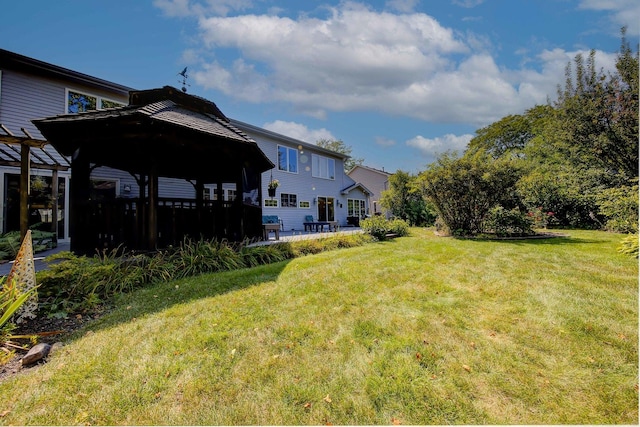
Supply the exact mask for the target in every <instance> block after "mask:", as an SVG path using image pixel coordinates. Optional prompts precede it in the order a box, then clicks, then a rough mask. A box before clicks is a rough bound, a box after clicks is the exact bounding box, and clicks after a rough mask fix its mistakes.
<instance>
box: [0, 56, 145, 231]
mask: <svg viewBox="0 0 640 427" xmlns="http://www.w3.org/2000/svg"><path fill="white" fill-rule="evenodd" d="M67 89H71V90H75V91H79V92H83V93H87V94H91V95H95V96H99V97H104V98H107V99H110V100H113V101H118V102H122V103H123V104H127V103H128V97H125V96H123V95H121V94H116V93H112V92H108V91H105V90H102V89H100V88H96V87H91V86H87V85H81V84H77V83H73V82H68V81H64V80H62V79H55V78H47V77H40V76H37V75H32V74H27V73H23V72H18V71H14V70H12V69H7V68H4V67H3V68H0V91H1V92H0V123H1V124H3V125H4V126H6V128H7V129H9V131H11V132H13V133H14V134H15V135H20V136H22V135H23V134H22V131H21V129H22V128H24V129H26V130H27V131H28V132H29V133H30V134H31V136H32V137H33V138H35V139H44V137H43V136H42V134H41V133H40V131H39V130H38V129H37V128H36V127H35V126H34V125H33V123H31V120H32V119H37V118H43V117H49V116H54V115H58V114H65V113H66V111H65V107H66V90H67ZM44 150H46V151H47V152H48V153H49V154H51V156H52V157H53V158H54V159H55V160H56V161H57V162H58V163H60V164H63V165H66V164H68V159H64V158H63V156H62V155H60V154H59V153H58V152H57V151H56V150H55V149H54V148H53V147H52V146H50V145H47V146H45V148H44ZM32 173H33V175H40V176H49V177H50V176H52V172H51V171H49V170H35V169H34V170H33V171H32ZM6 174H20V169H19V168H17V167H10V166H2V167H0V213H1V214H0V227H2V232H5V231H7V230H4V213H5V202H6V197H5V194H4V193H5V175H6ZM58 176H59V177H60V178H64V179H67V180H68V179H69V178H70V176H71V172H70V170H69V171H61V172H60V173H59V175H58ZM91 176H92V178H94V179H98V178H102V179H110V180H116V181H117V182H118V183H119V189H118V190H117V191H119V194H121V195H122V194H124V192H123V187H124V185H125V184H128V185H131V186H132V191H131V193H130V194H135V195H137V194H138V190H137V184H136V181H135V179H134V178H133V177H132V176H131V175H129V174H128V173H126V172H123V171H118V170H115V169H111V168H106V167H98V168H96V169H94V170H93V171H92V174H91ZM67 188H68V186H67ZM64 229H65V230H68V229H69V227H68V224H66V225H65V227H64ZM67 232H68V231H67ZM66 237H68V236H59V238H60V239H61V240H64V239H65V238H66Z"/></svg>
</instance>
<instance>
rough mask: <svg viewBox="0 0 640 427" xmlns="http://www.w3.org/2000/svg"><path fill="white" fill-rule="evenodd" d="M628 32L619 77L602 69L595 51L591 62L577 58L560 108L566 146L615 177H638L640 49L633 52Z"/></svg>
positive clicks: (619, 59) (561, 94)
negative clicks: (639, 67) (639, 74)
mask: <svg viewBox="0 0 640 427" xmlns="http://www.w3.org/2000/svg"><path fill="white" fill-rule="evenodd" d="M625 31H626V30H625V29H624V28H623V29H622V43H621V48H620V52H618V56H617V59H616V71H615V72H612V73H609V74H608V75H607V74H605V73H604V72H603V71H598V70H596V67H595V50H592V51H591V52H590V53H589V56H588V57H587V58H584V57H583V56H582V55H581V54H578V55H576V57H575V59H574V65H573V67H572V66H571V63H569V64H568V65H567V69H566V82H565V86H564V88H562V89H559V93H558V95H559V96H558V101H557V108H558V112H559V120H560V121H561V127H562V129H564V130H565V132H564V134H563V136H564V137H565V138H566V141H565V142H566V144H567V145H568V146H570V147H572V148H573V149H575V150H576V151H577V152H578V153H579V154H580V156H581V159H582V161H583V162H584V163H586V164H587V165H589V163H590V162H592V161H594V162H595V163H597V166H600V167H603V168H606V169H607V170H608V171H609V172H610V173H612V174H617V175H620V176H621V177H622V178H636V177H637V176H638V65H639V61H638V50H636V52H635V54H634V53H633V51H632V50H631V48H630V47H629V44H628V42H627V41H626V39H625ZM589 166H591V165H589ZM593 166H595V165H593Z"/></svg>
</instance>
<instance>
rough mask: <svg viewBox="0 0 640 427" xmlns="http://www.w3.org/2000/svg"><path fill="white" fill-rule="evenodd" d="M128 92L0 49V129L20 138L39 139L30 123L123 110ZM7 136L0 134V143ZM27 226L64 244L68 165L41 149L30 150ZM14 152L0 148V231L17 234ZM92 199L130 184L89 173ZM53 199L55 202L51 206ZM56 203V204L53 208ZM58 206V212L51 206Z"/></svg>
mask: <svg viewBox="0 0 640 427" xmlns="http://www.w3.org/2000/svg"><path fill="white" fill-rule="evenodd" d="M130 90H131V88H129V87H126V86H124V85H120V84H117V83H113V82H108V81H106V80H102V79H99V78H96V77H93V76H89V75H86V74H83V73H79V72H76V71H72V70H69V69H66V68H63V67H59V66H56V65H52V64H48V63H45V62H42V61H39V60H36V59H33V58H29V57H26V56H23V55H19V54H16V53H13V52H9V51H6V50H3V49H0V124H1V125H3V127H4V128H3V129H6V130H7V131H9V132H11V133H13V134H15V135H22V134H23V132H22V129H24V130H25V131H26V132H27V133H28V134H29V135H31V136H32V137H33V138H34V139H36V140H38V139H40V140H42V139H44V138H43V136H42V134H40V132H39V131H38V129H37V128H36V127H35V126H34V125H33V123H32V122H31V120H32V119H35V118H39V117H46V116H50V115H54V114H63V113H73V112H78V111H84V110H88V109H102V108H109V107H115V106H121V105H126V103H127V101H128V97H129V91H130ZM3 136H6V132H0V138H2V137H3ZM30 157H31V159H30V169H31V171H30V173H31V197H30V199H31V200H30V201H29V205H30V209H29V225H31V226H33V225H36V224H40V228H42V229H44V230H46V231H55V232H57V236H58V239H59V240H68V239H69V215H68V211H69V209H68V206H69V194H68V191H67V189H68V188H69V179H70V176H71V171H70V166H71V164H70V160H69V159H68V158H66V157H64V156H61V155H60V154H59V153H58V152H57V151H56V150H54V149H53V147H51V146H49V145H46V146H44V147H43V148H42V149H41V148H35V147H34V148H32V149H31V156H30ZM19 160H20V155H19V148H16V147H15V146H11V145H9V144H0V231H1V232H7V231H12V230H19V229H20V208H19V203H18V200H19V198H20V195H19V183H20V175H21V172H20V170H21V169H20V165H19ZM92 179H93V183H94V188H93V190H92V191H93V196H94V197H103V198H115V197H118V196H120V195H121V194H124V193H126V191H125V190H123V188H128V187H126V186H127V185H128V186H131V185H132V184H133V183H134V182H135V180H134V179H133V178H132V177H130V176H129V175H128V174H126V173H122V172H119V171H115V170H110V169H109V168H96V169H94V170H93V171H92ZM52 199H55V200H52ZM54 202H56V203H54ZM54 205H57V209H53V206H54Z"/></svg>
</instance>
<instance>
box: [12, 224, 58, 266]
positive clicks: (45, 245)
mask: <svg viewBox="0 0 640 427" xmlns="http://www.w3.org/2000/svg"><path fill="white" fill-rule="evenodd" d="M54 237H55V233H52V232H48V231H41V230H35V229H33V227H31V241H32V242H33V252H36V253H37V252H42V251H44V250H47V249H51V248H52V244H53V239H54ZM19 250H20V232H19V231H10V232H8V233H5V234H3V235H1V236H0V259H14V258H15V257H16V255H17V254H18V251H19Z"/></svg>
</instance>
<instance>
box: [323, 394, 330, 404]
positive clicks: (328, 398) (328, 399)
mask: <svg viewBox="0 0 640 427" xmlns="http://www.w3.org/2000/svg"><path fill="white" fill-rule="evenodd" d="M322 400H324V401H325V402H327V403H331V398H330V397H329V395H328V394H327V395H326V397H325V398H324V399H322Z"/></svg>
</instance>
